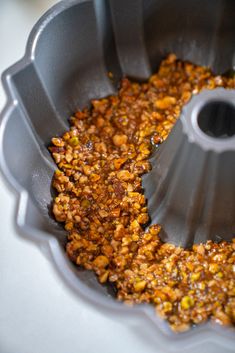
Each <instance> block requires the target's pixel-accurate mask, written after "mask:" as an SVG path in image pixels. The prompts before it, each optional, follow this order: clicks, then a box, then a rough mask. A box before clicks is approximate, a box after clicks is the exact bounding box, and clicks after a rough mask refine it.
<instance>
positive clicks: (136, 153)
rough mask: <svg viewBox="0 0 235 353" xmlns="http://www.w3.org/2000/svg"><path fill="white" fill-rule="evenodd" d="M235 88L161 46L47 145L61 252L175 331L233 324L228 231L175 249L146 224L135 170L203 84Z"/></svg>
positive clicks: (233, 246)
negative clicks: (154, 62) (145, 73)
mask: <svg viewBox="0 0 235 353" xmlns="http://www.w3.org/2000/svg"><path fill="white" fill-rule="evenodd" d="M216 87H225V88H235V79H234V78H228V77H222V76H214V75H213V74H212V72H211V71H210V70H209V69H208V68H206V67H201V66H196V65H193V64H191V63H188V62H183V61H180V60H177V58H176V57H175V55H173V54H171V55H169V56H168V57H167V58H166V59H165V60H163V61H162V63H161V65H160V68H159V71H158V72H157V73H156V74H154V75H152V76H151V77H150V79H149V80H148V82H146V83H137V82H131V81H130V80H128V79H127V78H124V79H123V80H122V81H121V86H120V89H119V91H118V94H117V95H116V96H110V97H107V98H104V99H100V100H93V101H92V102H91V104H92V106H91V109H84V110H82V111H78V112H77V113H75V115H74V116H73V117H71V119H70V122H71V128H70V130H69V131H67V132H65V133H64V135H63V136H62V137H54V138H53V139H52V146H51V147H50V148H49V149H50V151H51V153H52V156H53V158H54V160H55V162H56V164H57V165H58V170H57V171H56V172H55V174H54V178H53V187H54V188H55V189H56V190H57V192H58V196H57V197H56V198H55V199H54V202H53V213H54V216H55V218H56V220H57V221H58V222H63V223H64V225H65V229H66V231H67V232H68V242H67V247H66V251H67V253H68V256H69V258H70V259H71V260H72V261H73V262H74V263H76V264H77V265H79V266H82V267H84V268H86V269H89V270H93V271H95V273H96V274H97V276H98V278H99V281H100V282H101V283H104V282H106V281H109V282H113V283H114V284H115V286H116V288H117V298H118V299H119V300H123V301H125V302H127V303H144V302H145V303H151V304H153V305H155V307H156V310H157V312H158V313H159V314H160V315H161V316H162V317H163V318H165V319H167V320H168V322H169V324H170V326H171V327H172V329H173V330H175V331H184V330H187V329H188V328H189V327H190V326H191V325H192V324H198V323H201V322H204V321H206V320H207V319H208V318H212V319H213V320H215V321H216V322H218V323H220V324H225V325H227V324H234V323H235V239H234V241H233V242H231V243H227V242H225V241H223V242H221V243H219V244H216V243H213V242H211V241H208V242H207V243H206V244H199V245H194V246H193V248H192V249H190V250H189V249H187V250H185V249H182V248H180V247H176V246H174V245H172V244H168V243H163V242H162V241H161V240H160V238H159V231H160V226H159V225H154V226H152V227H150V228H149V229H148V230H145V225H146V224H147V222H148V219H149V217H148V209H147V206H146V200H145V197H144V195H143V191H142V188H141V176H142V175H143V174H144V173H147V172H148V171H149V170H150V164H149V162H148V158H149V156H150V154H151V149H152V144H153V143H154V144H159V143H161V142H162V141H163V140H165V139H166V138H167V136H168V134H169V133H170V131H171V129H172V127H173V125H174V123H175V122H176V120H177V118H178V117H179V115H180V112H181V109H182V107H183V106H184V104H186V103H187V102H188V101H189V99H190V98H191V96H192V95H193V94H197V93H198V92H200V91H201V90H202V89H205V88H207V89H213V88H216Z"/></svg>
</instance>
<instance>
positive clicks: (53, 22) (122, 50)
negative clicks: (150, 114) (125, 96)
mask: <svg viewBox="0 0 235 353" xmlns="http://www.w3.org/2000/svg"><path fill="white" fill-rule="evenodd" d="M234 18H235V2H234V1H232V0H214V1H211V0H197V1H188V0H178V1H175V0H128V1H126V0H119V1H115V0H110V1H106V0H103V1H102V0H97V1H91V0H66V1H64V2H61V3H59V4H58V5H56V6H55V7H53V8H52V9H51V10H49V11H48V12H47V13H46V14H45V15H44V16H43V17H42V18H41V20H40V21H39V22H38V23H37V24H36V26H35V27H34V29H33V30H32V33H31V34H30V37H29V41H28V44H27V48H26V54H25V56H24V57H23V59H22V60H20V61H19V62H18V63H16V64H15V65H14V66H12V67H11V68H10V69H8V70H7V71H6V72H5V73H4V75H3V85H4V87H5V91H6V93H7V104H6V106H5V109H4V110H3V112H2V114H1V119H0V121H1V125H0V148H1V153H0V165H1V170H2V173H3V175H4V176H5V179H6V181H7V182H8V184H9V185H10V186H11V188H12V189H14V190H15V194H16V196H17V212H16V226H17V229H18V232H19V233H20V234H21V235H22V236H24V237H26V238H28V239H30V240H32V241H34V242H35V243H37V244H38V245H39V246H40V247H41V248H42V250H43V251H44V253H45V254H46V256H47V257H48V258H49V259H50V260H51V262H52V263H53V264H54V265H55V268H56V269H57V270H58V272H59V274H60V275H61V277H62V278H63V279H64V280H65V283H67V284H68V285H69V287H70V288H71V289H73V290H74V292H75V293H77V294H78V295H79V296H80V297H82V298H83V299H84V300H87V301H89V302H90V303H91V304H93V305H94V307H95V308H97V309H98V310H100V311H102V312H104V313H107V314H108V315H112V316H113V317H114V318H115V319H121V320H122V321H124V322H125V324H128V325H132V327H133V329H135V331H136V332H137V333H138V334H140V335H142V336H144V337H146V342H148V344H151V345H154V346H155V347H156V348H157V347H159V349H161V348H162V349H164V351H166V352H172V351H180V352H190V353H192V352H198V349H200V350H201V352H204V351H206V352H207V353H209V352H213V353H215V352H218V353H220V352H234V351H235V349H234V338H235V332H234V329H233V328H223V327H219V326H217V325H213V324H212V323H210V322H209V323H207V324H204V325H200V326H198V327H195V328H193V329H192V330H190V331H189V332H186V333H182V334H174V333H172V332H171V330H170V329H169V327H168V325H167V323H166V322H164V321H162V320H161V319H160V318H158V317H157V316H156V315H155V312H154V309H153V308H152V307H151V306H148V305H141V306H135V307H134V308H129V307H127V306H125V305H124V304H122V303H118V302H117V301H116V300H115V299H114V297H113V295H112V292H111V290H110V289H109V288H108V287H105V286H102V285H100V284H99V283H98V282H97V280H96V277H95V276H94V275H93V274H92V273H91V272H87V271H83V270H78V269H76V268H75V267H74V266H73V265H72V264H71V263H70V261H68V259H67V257H66V254H65V251H64V244H65V232H64V230H63V229H62V228H61V227H60V226H59V225H58V224H57V223H56V222H55V221H54V219H53V218H52V217H51V215H50V205H51V200H52V196H53V190H52V189H51V179H52V176H53V171H54V169H55V165H54V162H53V161H52V159H51V156H50V154H49V152H48V150H47V146H48V144H49V142H50V139H51V137H52V136H55V135H56V134H58V135H59V134H61V133H62V132H63V131H64V130H65V129H66V128H68V123H67V119H68V117H69V116H70V114H71V113H72V112H74V111H75V110H76V109H78V107H79V108H81V107H84V106H85V105H87V104H88V103H89V101H90V99H92V98H100V97H104V96H107V95H110V94H114V93H115V92H116V90H117V85H118V82H119V80H120V78H121V77H122V76H123V75H127V76H129V77H131V78H134V79H138V80H144V79H147V78H148V77H149V76H150V74H151V73H152V72H153V71H155V70H156V69H157V66H158V64H159V63H160V61H161V60H162V58H163V57H165V56H166V54H167V53H169V52H174V53H176V55H177V56H178V57H179V58H181V59H184V60H190V61H192V62H194V63H197V64H201V65H207V66H210V67H211V68H212V69H213V70H214V71H215V72H218V73H221V72H224V71H226V70H228V69H230V68H231V67H233V66H234V64H235V55H234V54H235V40H234V38H235V21H234ZM108 71H111V72H113V74H114V81H113V83H112V82H111V81H110V80H109V78H108V76H107V72H108ZM4 236H6V234H5V235H4ZM35 275H36V274H35ZM19 276H20V274H19ZM29 285H30V284H29Z"/></svg>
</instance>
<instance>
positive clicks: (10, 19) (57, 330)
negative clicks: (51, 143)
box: [0, 0, 156, 353]
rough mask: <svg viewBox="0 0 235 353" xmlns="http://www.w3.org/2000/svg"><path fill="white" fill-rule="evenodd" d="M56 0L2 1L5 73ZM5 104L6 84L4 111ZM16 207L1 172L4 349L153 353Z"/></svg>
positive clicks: (13, 352) (16, 352) (0, 332)
mask: <svg viewBox="0 0 235 353" xmlns="http://www.w3.org/2000/svg"><path fill="white" fill-rule="evenodd" d="M55 2H56V1H53V0H50V1H48V0H44V1H43V0H41V1H33V0H31V1H30V0H18V1H17V0H15V1H14V0H0V47H1V51H0V73H2V71H3V70H4V69H6V68H7V67H9V66H10V65H11V64H13V63H14V62H15V61H17V60H18V59H20V57H21V56H22V55H23V52H24V47H25V44H26V40H27V36H28V34H29V32H30V30H31V28H32V26H33V24H34V23H35V22H36V20H37V19H38V18H39V17H40V16H41V14H42V13H43V12H44V11H45V10H46V9H47V8H49V6H51V5H52V4H53V3H55ZM4 102H5V95H4V92H3V89H2V85H0V110H1V109H2V108H3V105H4ZM14 211H15V197H14V194H13V193H12V191H10V190H9V189H8V188H7V187H6V185H5V183H4V182H3V178H2V177H1V176H0V220H1V228H0V229H1V234H0V236H1V240H0V353H78V352H80V353H85V352H89V353H93V352H95V353H111V352H113V353H115V352H117V353H120V352H132V351H133V352H136V353H142V352H152V351H153V350H151V349H150V350H148V345H146V343H145V342H144V341H143V339H141V338H140V337H138V336H137V335H136V334H135V332H134V331H133V330H132V329H130V328H128V327H126V326H125V325H122V324H121V323H120V322H116V321H115V317H107V316H105V315H102V314H100V313H99V312H98V311H96V310H95V309H94V308H92V307H91V306H89V305H88V304H87V303H85V302H83V301H81V299H80V298H78V297H76V296H74V295H73V294H72V293H71V291H70V290H69V289H67V287H66V286H65V285H64V284H63V283H62V281H61V279H60V278H59V277H58V275H57V274H56V273H55V271H54V269H53V268H52V266H51V264H50V263H49V262H48V260H47V259H46V258H45V256H44V255H43V254H42V253H41V251H40V249H39V248H37V247H36V246H35V245H34V244H33V243H31V242H29V241H26V240H24V239H22V238H21V237H20V236H19V235H18V234H17V232H16V231H15V229H14ZM154 351H155V352H156V349H154Z"/></svg>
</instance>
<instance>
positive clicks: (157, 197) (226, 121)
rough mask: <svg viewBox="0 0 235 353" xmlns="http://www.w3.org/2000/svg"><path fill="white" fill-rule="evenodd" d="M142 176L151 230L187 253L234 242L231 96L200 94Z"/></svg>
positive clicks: (234, 101) (234, 94)
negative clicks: (158, 231)
mask: <svg viewBox="0 0 235 353" xmlns="http://www.w3.org/2000/svg"><path fill="white" fill-rule="evenodd" d="M150 163H151V165H152V170H151V171H150V172H149V173H147V174H146V175H144V176H143V178H142V185H143V189H144V194H145V197H146V199H147V205H148V211H149V216H150V219H151V224H156V223H158V224H160V225H161V226H162V232H161V235H160V236H161V239H162V240H163V241H166V242H170V243H173V244H175V245H178V246H183V247H190V246H192V245H193V244H194V243H205V242H206V241H207V240H213V241H221V240H227V241H230V240H231V239H232V238H233V237H234V236H235V91H234V90H232V89H231V90H225V89H224V88H217V89H215V90H204V91H202V92H201V93H200V94H198V95H197V96H194V97H193V98H192V99H191V100H190V102H189V103H188V104H187V105H186V106H185V107H184V108H183V110H182V112H181V116H180V118H179V119H178V121H177V123H176V124H175V126H174V128H173V129H172V132H171V133H170V135H169V137H168V138H167V140H166V141H165V142H163V143H162V144H161V145H160V146H159V147H158V148H157V149H155V151H154V152H153V154H152V156H151V158H150Z"/></svg>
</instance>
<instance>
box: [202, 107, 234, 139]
mask: <svg viewBox="0 0 235 353" xmlns="http://www.w3.org/2000/svg"><path fill="white" fill-rule="evenodd" d="M197 120H198V125H199V127H200V129H201V130H202V131H203V132H204V133H205V134H207V135H208V136H211V137H215V138H227V137H232V136H234V135H235V106H233V105H232V104H229V103H227V102H223V101H216V102H209V103H207V104H206V105H204V106H203V108H202V109H201V110H200V112H199V114H198V118H197Z"/></svg>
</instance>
